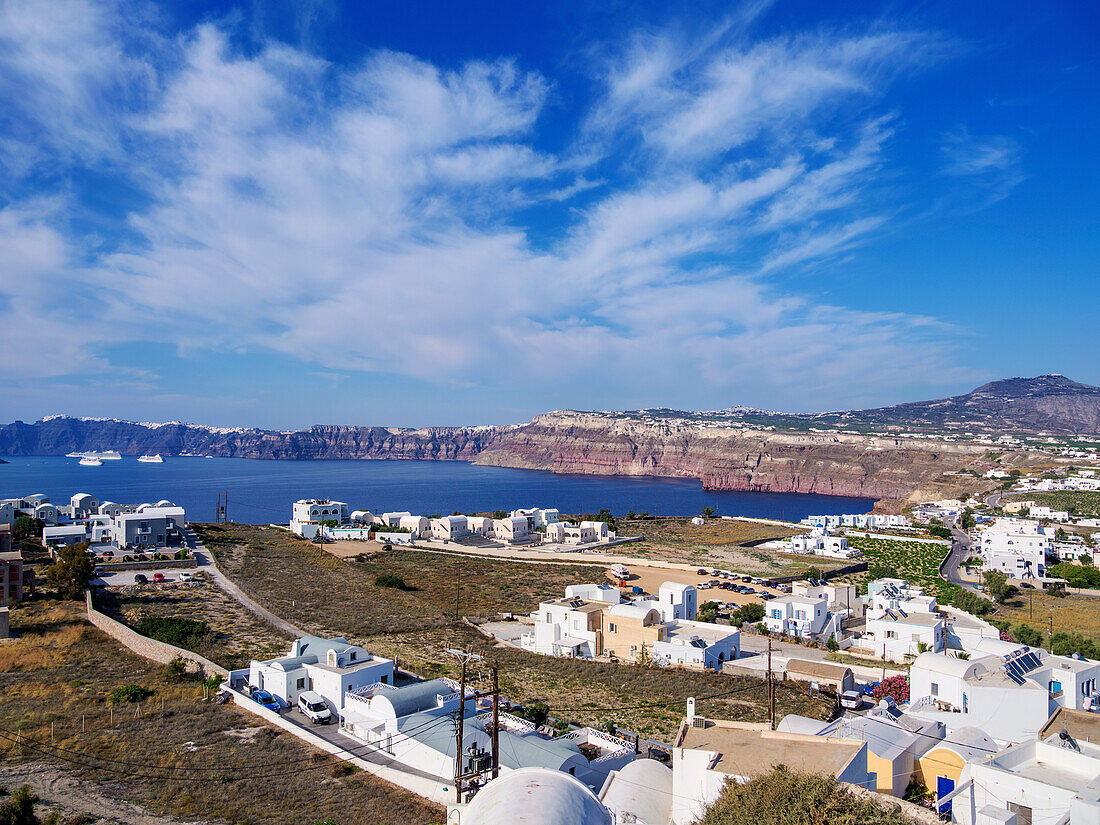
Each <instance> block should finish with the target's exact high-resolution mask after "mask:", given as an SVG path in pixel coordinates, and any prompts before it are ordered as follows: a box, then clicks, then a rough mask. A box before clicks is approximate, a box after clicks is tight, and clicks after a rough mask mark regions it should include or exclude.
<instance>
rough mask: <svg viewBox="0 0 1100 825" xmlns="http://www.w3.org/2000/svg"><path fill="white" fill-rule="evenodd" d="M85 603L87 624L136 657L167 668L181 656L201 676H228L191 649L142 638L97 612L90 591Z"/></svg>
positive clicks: (86, 594)
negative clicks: (89, 623) (158, 663)
mask: <svg viewBox="0 0 1100 825" xmlns="http://www.w3.org/2000/svg"><path fill="white" fill-rule="evenodd" d="M84 601H85V605H86V606H87V608H88V621H89V622H91V623H92V624H94V625H95V626H96V627H98V628H99V629H100V630H102V631H103V632H104V633H106V634H107V635H108V636H110V637H111V638H112V639H114V640H115V641H117V642H119V643H120V644H121V645H123V646H124V647H126V648H129V649H130V650H131V651H133V652H134V653H136V654H137V655H138V656H141V657H143V658H145V659H151V660H152V661H154V662H160V663H161V664H162V665H166V664H168V663H169V662H171V661H172V660H173V659H175V658H176V657H177V656H181V657H183V659H184V661H186V662H188V663H189V664H190V666H191V668H193V669H194V670H195V671H197V672H198V673H200V674H202V675H204V676H214V675H218V676H224V677H228V676H229V671H228V670H226V669H225V668H224V667H222V666H221V665H216V664H214V663H213V662H211V661H210V660H209V659H206V658H204V657H202V656H200V655H199V654H197V653H192V652H191V651H190V650H184V649H183V648H182V647H176V646H175V645H170V644H166V643H165V642H158V641H157V640H156V639H150V638H149V637H148V636H142V635H141V634H140V633H137V632H136V631H134V630H132V629H130V628H129V627H127V626H126V625H124V624H123V623H122V622H119V621H116V620H114V619H112V618H111V617H110V616H107V615H106V614H104V613H100V612H99V611H98V610H96V609H95V606H94V605H93V604H92V592H91V591H90V590H89V591H87V592H86V593H85V595H84Z"/></svg>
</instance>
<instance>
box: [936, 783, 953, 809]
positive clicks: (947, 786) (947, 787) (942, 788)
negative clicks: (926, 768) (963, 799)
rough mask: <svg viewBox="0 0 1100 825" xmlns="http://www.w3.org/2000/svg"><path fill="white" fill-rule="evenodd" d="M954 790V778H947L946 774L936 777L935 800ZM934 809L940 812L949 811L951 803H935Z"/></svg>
mask: <svg viewBox="0 0 1100 825" xmlns="http://www.w3.org/2000/svg"><path fill="white" fill-rule="evenodd" d="M953 790H955V780H954V779H948V778H947V777H946V776H937V777H936V801H937V802H939V800H941V799H943V798H944V797H945V796H947V795H948V794H949V793H951V792H952V791H953ZM936 810H937V811H939V812H940V813H941V814H949V813H951V803H950V802H944V803H943V804H942V805H937V806H936Z"/></svg>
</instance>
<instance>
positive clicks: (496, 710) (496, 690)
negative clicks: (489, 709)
mask: <svg viewBox="0 0 1100 825" xmlns="http://www.w3.org/2000/svg"><path fill="white" fill-rule="evenodd" d="M498 667H499V666H498V665H497V663H496V662H493V779H496V778H497V776H499V775H500V737H499V736H498V731H499V730H500V682H499V681H498V680H497V669H498Z"/></svg>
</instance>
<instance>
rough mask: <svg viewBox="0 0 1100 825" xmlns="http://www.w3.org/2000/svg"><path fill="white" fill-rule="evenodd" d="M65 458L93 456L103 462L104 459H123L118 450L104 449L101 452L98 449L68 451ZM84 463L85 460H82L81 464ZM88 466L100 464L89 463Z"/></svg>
mask: <svg viewBox="0 0 1100 825" xmlns="http://www.w3.org/2000/svg"><path fill="white" fill-rule="evenodd" d="M65 458H93V459H95V460H96V461H99V462H103V461H121V460H122V456H121V455H120V454H119V453H118V451H117V450H103V451H101V452H97V451H96V450H89V451H88V452H85V453H66V455H65ZM83 463H84V462H83V461H82V462H81V464H83ZM88 466H98V465H88Z"/></svg>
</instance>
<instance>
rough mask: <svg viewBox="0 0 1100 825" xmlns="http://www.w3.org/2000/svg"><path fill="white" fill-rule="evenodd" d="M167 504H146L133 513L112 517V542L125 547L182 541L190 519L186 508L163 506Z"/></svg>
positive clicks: (158, 545) (152, 546)
mask: <svg viewBox="0 0 1100 825" xmlns="http://www.w3.org/2000/svg"><path fill="white" fill-rule="evenodd" d="M167 504H168V502H159V503H158V504H156V505H153V504H142V505H140V506H139V507H138V508H137V510H136V511H135V512H133V513H119V514H118V515H117V516H115V517H114V518H113V519H111V529H110V536H111V542H112V543H114V544H115V545H116V546H118V547H119V548H121V549H123V550H126V549H131V548H132V549H135V550H147V549H154V548H158V547H172V546H178V545H180V544H182V542H183V532H182V530H183V528H184V527H186V526H187V518H186V516H185V514H184V511H183V508H182V507H175V506H163V505H167Z"/></svg>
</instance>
